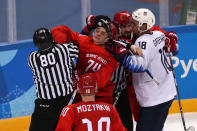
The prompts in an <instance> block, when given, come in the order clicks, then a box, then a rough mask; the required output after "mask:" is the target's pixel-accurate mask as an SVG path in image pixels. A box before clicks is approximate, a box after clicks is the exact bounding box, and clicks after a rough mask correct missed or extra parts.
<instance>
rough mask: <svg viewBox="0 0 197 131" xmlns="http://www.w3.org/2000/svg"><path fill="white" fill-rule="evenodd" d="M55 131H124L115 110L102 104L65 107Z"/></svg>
mask: <svg viewBox="0 0 197 131" xmlns="http://www.w3.org/2000/svg"><path fill="white" fill-rule="evenodd" d="M56 131H126V129H125V128H124V126H123V125H122V123H121V120H120V118H119V115H118V113H117V111H116V109H115V108H114V107H113V106H112V105H110V104H106V103H103V102H80V103H77V104H73V105H70V106H66V107H65V108H64V109H63V110H62V113H61V116H60V120H59V122H58V125H57V128H56Z"/></svg>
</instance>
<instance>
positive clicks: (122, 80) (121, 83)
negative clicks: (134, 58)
mask: <svg viewBox="0 0 197 131" xmlns="http://www.w3.org/2000/svg"><path fill="white" fill-rule="evenodd" d="M130 74H131V73H130V72H129V71H127V70H126V69H125V67H124V66H123V65H121V64H120V65H119V66H118V67H117V69H116V70H115V71H114V73H113V75H112V78H111V81H112V82H113V83H115V87H114V92H115V93H117V91H119V90H120V89H125V88H126V84H127V83H126V81H127V79H128V77H129V75H130Z"/></svg>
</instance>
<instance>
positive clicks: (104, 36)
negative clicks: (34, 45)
mask: <svg viewBox="0 0 197 131" xmlns="http://www.w3.org/2000/svg"><path fill="white" fill-rule="evenodd" d="M95 25H96V26H97V28H96V29H95V32H94V34H93V36H84V35H80V34H79V33H78V32H73V31H72V30H71V29H70V28H68V27H67V26H57V27H54V28H53V29H52V30H51V32H52V34H53V36H54V39H55V42H57V43H59V44H61V43H65V42H74V43H76V44H78V45H79V50H80V51H79V58H78V60H77V65H76V69H77V70H80V72H82V74H85V73H93V75H95V76H96V79H97V83H98V92H97V93H96V101H102V102H107V103H111V104H112V103H113V98H112V94H113V89H114V83H112V82H111V81H110V79H111V77H112V73H113V72H114V70H115V69H116V68H117V65H118V62H117V61H116V60H115V59H114V57H113V56H112V55H111V54H110V53H109V52H108V51H106V50H105V49H104V47H105V42H107V41H108V40H109V39H111V37H112V34H111V30H110V28H109V23H108V21H107V20H105V19H101V20H98V21H97V22H96V23H95ZM121 51H122V52H124V51H126V50H121Z"/></svg>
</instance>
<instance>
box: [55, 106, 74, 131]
mask: <svg viewBox="0 0 197 131" xmlns="http://www.w3.org/2000/svg"><path fill="white" fill-rule="evenodd" d="M74 123H75V121H74V111H73V109H72V107H71V106H66V107H64V108H63V110H62V113H61V115H60V118H59V121H58V124H57V127H56V130H55V131H71V130H72V127H73V124H74Z"/></svg>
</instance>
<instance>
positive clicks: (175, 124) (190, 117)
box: [164, 112, 197, 131]
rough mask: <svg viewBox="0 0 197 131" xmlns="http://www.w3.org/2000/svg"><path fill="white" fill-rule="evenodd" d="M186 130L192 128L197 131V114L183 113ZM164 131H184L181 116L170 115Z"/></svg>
mask: <svg viewBox="0 0 197 131" xmlns="http://www.w3.org/2000/svg"><path fill="white" fill-rule="evenodd" d="M184 118H185V124H186V128H188V127H190V126H193V127H194V128H195V131H197V112H194V113H184ZM164 131H184V128H183V123H182V119H181V114H180V113H179V114H170V115H168V118H167V120H166V123H165V125H164Z"/></svg>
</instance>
